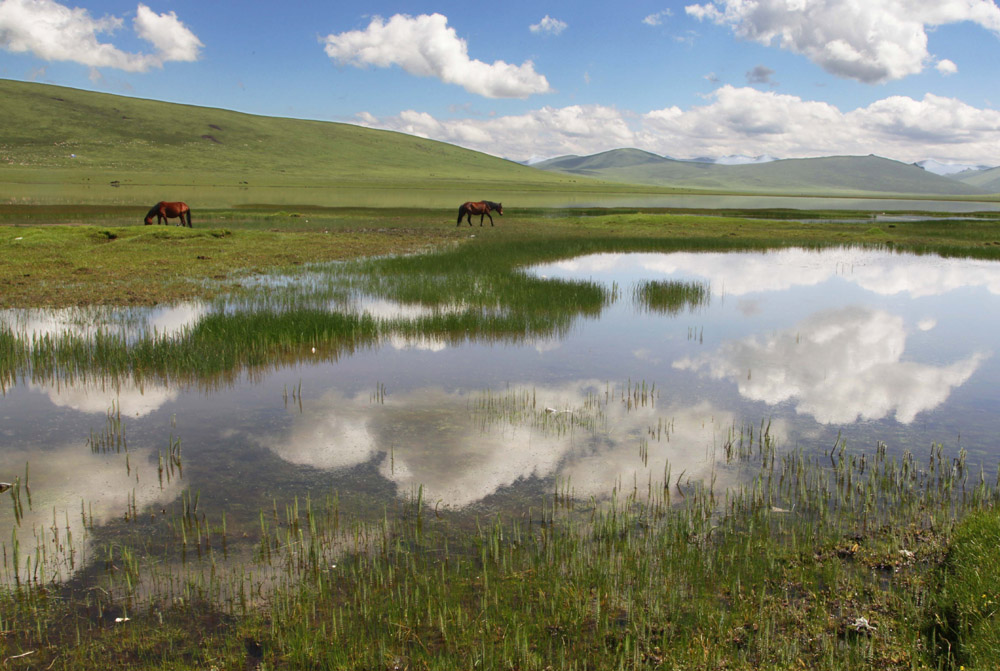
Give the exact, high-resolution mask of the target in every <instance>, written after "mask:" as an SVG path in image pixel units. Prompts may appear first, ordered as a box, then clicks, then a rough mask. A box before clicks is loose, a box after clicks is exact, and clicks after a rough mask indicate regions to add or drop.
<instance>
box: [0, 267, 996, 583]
mask: <svg viewBox="0 0 1000 671" xmlns="http://www.w3.org/2000/svg"><path fill="white" fill-rule="evenodd" d="M530 272H532V273H534V274H536V275H537V276H539V277H544V278H557V277H558V278H564V279H570V280H591V281H596V282H600V283H604V284H606V285H608V286H609V287H615V288H616V289H617V292H616V296H617V299H616V300H615V301H614V302H612V303H611V304H610V305H608V306H607V307H606V308H604V309H603V311H602V312H601V314H600V316H599V317H596V318H592V317H577V318H576V319H575V321H574V322H573V324H572V326H571V328H570V329H569V330H568V332H567V333H565V335H563V336H555V335H553V336H551V337H546V338H537V339H533V340H531V341H530V342H524V343H514V342H501V343H497V342H477V341H469V340H465V341H463V342H462V343H461V344H458V345H456V344H449V342H447V341H445V340H441V339H437V338H435V337H432V336H424V337H418V338H405V337H402V336H396V337H388V338H386V339H385V341H384V342H382V343H380V344H379V345H377V346H373V347H370V348H365V349H361V350H360V351H358V352H356V353H354V354H351V355H338V356H336V357H332V356H329V353H327V352H324V351H322V349H321V350H320V351H313V352H309V353H308V354H307V355H306V356H305V357H303V358H300V359H298V360H296V361H295V362H294V363H280V362H276V363H275V365H274V366H273V367H271V368H269V369H267V370H257V371H255V372H253V373H244V374H240V375H238V376H237V377H236V379H233V380H228V379H227V380H225V381H221V382H220V381H203V382H201V383H192V382H190V381H187V382H177V383H172V382H166V381H160V382H144V383H142V384H141V385H140V384H138V383H128V382H125V383H118V384H111V383H102V382H100V381H95V380H92V379H91V380H88V381H86V382H67V381H65V380H63V381H54V380H48V381H28V380H24V381H20V380H19V381H17V382H16V383H15V384H14V385H13V386H10V387H8V388H7V389H6V390H5V393H4V394H3V396H2V397H0V480H5V481H12V480H13V479H14V478H15V477H20V478H21V479H22V480H23V479H24V477H25V470H26V464H28V465H30V466H29V468H30V476H29V480H30V487H31V491H32V505H31V509H30V510H29V511H28V512H27V513H26V520H25V522H23V523H22V529H34V530H35V531H34V537H35V539H34V540H31V535H32V534H31V533H29V532H28V531H24V532H22V534H21V535H22V538H21V553H22V555H23V554H24V553H26V552H27V553H30V552H32V551H33V548H34V547H40V546H43V545H45V543H46V542H48V543H49V545H51V544H52V539H51V536H52V534H53V533H55V532H54V531H53V529H62V532H61V533H62V535H63V537H65V532H66V531H67V530H68V531H70V532H72V533H73V536H74V538H75V539H77V540H76V541H74V542H76V543H78V544H79V545H80V547H79V548H78V552H79V557H84V556H85V555H86V554H87V552H88V547H87V546H86V544H85V543H84V542H83V541H80V540H79V539H81V538H84V536H85V535H86V534H85V530H84V526H85V525H84V520H85V519H88V518H89V519H91V520H92V521H93V522H94V524H95V527H96V528H97V529H98V530H99V529H100V527H101V525H102V524H108V523H111V522H113V521H115V520H120V519H122V517H123V516H125V515H128V514H129V512H130V511H135V512H136V513H138V514H140V515H143V516H146V515H152V516H153V517H154V518H155V516H156V514H157V513H158V511H163V510H165V509H166V508H167V507H169V506H170V505H171V504H175V503H176V502H177V501H178V499H179V497H181V496H182V493H183V492H187V494H188V495H189V496H193V495H195V494H196V495H197V496H198V497H199V498H200V501H201V505H202V509H203V510H205V511H209V514H212V515H216V516H218V515H219V514H221V512H225V513H226V515H227V517H228V518H229V520H230V525H231V526H232V527H234V528H239V527H240V525H241V524H244V525H246V526H248V527H252V525H253V524H254V523H255V521H256V518H257V514H258V512H259V510H260V509H262V508H269V507H270V506H271V505H272V504H273V505H277V504H274V502H275V501H286V500H289V499H291V498H292V497H295V496H305V495H306V494H309V495H310V496H312V497H313V498H320V497H322V496H324V495H326V494H327V493H329V492H331V491H336V492H337V493H338V495H339V497H340V500H341V501H342V502H343V505H344V508H345V510H347V511H351V510H353V511H357V512H358V513H359V514H364V513H366V512H371V511H378V510H379V509H381V507H382V506H384V505H392V502H393V501H395V500H399V499H400V498H405V497H409V496H414V495H416V493H417V492H418V491H420V495H421V496H422V497H423V500H424V501H426V502H428V504H430V505H432V506H434V507H438V508H448V509H453V510H467V511H471V512H473V513H476V514H481V513H483V512H485V511H491V512H492V511H501V510H503V511H507V512H515V511H517V510H519V509H523V508H524V507H526V506H529V505H535V506H537V505H538V504H539V502H540V501H541V500H543V498H544V497H546V496H550V495H551V493H552V492H553V490H554V489H556V488H560V489H561V490H564V491H571V492H572V494H573V495H574V496H576V497H578V498H581V499H589V498H590V497H594V498H597V499H601V498H603V497H606V496H608V495H609V494H610V492H611V491H612V489H613V488H615V487H619V488H621V489H627V490H629V491H631V490H632V489H633V488H634V489H637V490H641V489H644V488H646V487H649V486H652V484H654V483H662V482H663V481H664V479H665V478H669V479H670V480H671V482H673V481H674V480H677V479H678V478H680V477H683V482H696V481H704V482H706V483H708V482H714V485H715V486H716V487H719V488H721V487H725V486H726V485H727V484H730V483H732V482H733V481H734V479H735V478H737V477H738V474H737V473H735V472H732V471H730V470H729V469H728V468H727V467H726V465H725V460H724V445H725V443H726V442H727V440H729V439H731V437H732V436H734V435H736V436H738V435H739V434H740V432H741V431H743V430H746V427H748V426H753V427H755V429H756V428H759V427H761V425H762V424H763V425H768V424H769V426H770V429H769V430H770V433H771V435H772V436H773V437H774V438H775V439H776V440H777V441H778V446H779V448H780V449H793V448H802V449H804V450H806V451H810V452H823V451H827V450H829V449H830V448H831V447H832V446H833V445H834V444H835V442H836V441H837V437H838V435H840V436H842V437H844V438H846V440H847V444H848V447H849V449H852V450H856V451H858V452H862V451H871V450H873V449H874V446H875V444H876V442H877V441H885V443H886V444H887V445H888V449H890V450H893V451H896V452H898V453H901V452H902V451H904V450H909V451H911V452H913V453H915V454H916V455H917V456H918V457H921V455H925V454H926V453H929V451H930V450H931V448H932V446H933V445H934V444H943V445H944V446H945V447H946V449H947V450H948V451H951V452H957V451H958V449H959V448H963V449H965V450H967V451H968V453H969V455H970V456H969V461H970V462H971V463H973V464H982V465H984V466H985V468H986V469H987V470H988V471H990V472H992V471H993V470H994V467H995V464H996V462H997V459H998V458H1000V445H998V444H997V442H996V440H995V436H996V435H998V429H1000V413H998V412H997V410H998V409H1000V394H998V392H997V387H996V384H995V380H997V379H998V373H1000V371H998V365H997V360H996V357H995V356H994V353H995V352H996V351H997V350H998V337H1000V336H998V333H1000V328H998V326H1000V324H998V323H997V322H998V321H1000V309H998V308H1000V298H998V295H1000V264H996V263H990V262H984V261H975V260H964V259H943V258H939V257H936V256H930V255H928V256H912V255H901V254H893V253H884V252H872V251H861V250H852V249H841V250H828V251H820V252H816V251H805V250H796V249H791V250H784V251H777V252H768V253H726V254H723V253H674V254H601V255H594V256H588V257H584V258H577V259H571V260H566V261H563V262H559V263H554V264H550V265H546V266H544V267H536V268H533V269H531V270H530ZM648 280H657V281H664V280H668V281H683V282H695V283H699V284H702V285H707V286H708V287H709V288H710V293H709V295H708V297H707V299H706V300H704V301H701V302H699V303H697V304H695V305H692V306H689V307H687V308H685V309H682V310H679V311H657V310H652V309H649V308H648V307H646V306H644V305H641V304H639V303H637V302H636V299H635V298H634V296H633V291H632V287H634V286H636V285H638V284H639V283H641V282H645V281H648ZM355 309H358V310H367V311H369V312H372V313H376V314H380V315H385V314H390V313H392V314H397V315H402V316H407V315H409V316H411V317H413V316H418V315H420V314H422V313H423V312H424V311H425V309H424V308H420V307H414V306H395V305H393V304H390V303H387V302H386V301H376V300H361V301H359V302H358V303H357V305H356V308H355ZM210 310H211V308H210V307H209V306H207V305H195V304H183V305H177V306H173V307H169V308H160V309H157V310H153V311H150V312H148V313H146V312H143V311H130V312H129V313H128V314H127V319H125V320H124V322H123V323H124V324H125V327H124V328H126V329H128V331H129V332H130V333H139V332H143V331H146V332H152V331H153V330H154V329H155V332H156V333H158V334H161V335H162V337H168V338H169V337H174V336H175V335H176V334H179V333H183V332H184V331H185V329H187V328H190V327H191V326H193V325H194V324H196V323H197V322H198V320H200V319H202V318H203V317H204V316H205V315H206V314H208V313H209V312H210ZM0 320H2V321H0V326H3V325H5V326H6V327H7V328H10V329H11V330H12V331H14V332H15V333H16V334H20V335H21V336H22V337H27V338H30V337H31V336H32V334H33V335H34V336H35V337H39V336H41V335H42V334H45V333H49V334H53V335H58V334H65V333H67V332H73V331H74V330H75V331H77V332H80V333H82V334H83V335H85V336H88V337H89V336H91V335H92V334H93V332H94V331H93V329H94V323H95V322H100V321H101V320H108V322H109V323H121V322H120V320H119V321H116V317H115V316H114V315H110V314H107V313H104V312H97V311H92V312H89V313H88V312H83V313H81V312H80V311H60V312H39V311H32V312H14V311H8V312H5V313H2V314H0ZM109 413H110V415H111V419H109ZM119 415H120V420H119V419H118V418H119ZM116 422H119V426H123V427H124V429H123V431H124V434H125V438H126V440H127V444H128V451H127V453H125V452H118V451H110V452H108V451H101V450H97V451H95V444H96V443H97V442H99V441H98V439H97V438H96V437H95V436H99V435H101V434H102V433H103V432H106V431H107V430H108V427H109V425H112V424H115V423H116ZM175 441H180V444H181V446H182V448H181V449H182V454H183V461H182V463H183V471H182V473H181V472H177V473H174V474H173V475H172V477H170V478H169V480H168V479H166V478H165V477H163V474H162V472H161V471H159V469H158V464H159V463H162V462H161V461H160V460H161V459H162V458H163V455H164V454H165V453H166V452H167V451H168V449H169V447H170V446H171V445H173V444H175ZM918 461H919V459H918ZM9 508H10V507H9V506H4V507H3V509H2V510H0V520H2V521H3V523H4V524H8V525H10V524H12V522H13V518H12V516H13V511H12V510H10V509H9ZM81 511H83V514H81ZM8 518H10V519H8ZM46 538H48V541H46V540H45V539H46ZM5 547H6V545H5ZM77 565H79V564H77ZM59 568H60V570H61V571H62V572H63V573H64V574H69V573H72V570H71V569H70V568H69V567H68V566H66V565H63V566H61V567H59Z"/></svg>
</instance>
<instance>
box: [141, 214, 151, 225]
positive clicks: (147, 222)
mask: <svg viewBox="0 0 1000 671" xmlns="http://www.w3.org/2000/svg"><path fill="white" fill-rule="evenodd" d="M142 223H144V224H146V225H147V226H151V225H152V224H153V215H151V214H147V215H146V217H145V218H144V219H143V220H142Z"/></svg>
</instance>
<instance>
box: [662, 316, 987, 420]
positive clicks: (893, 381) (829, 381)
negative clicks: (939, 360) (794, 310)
mask: <svg viewBox="0 0 1000 671" xmlns="http://www.w3.org/2000/svg"><path fill="white" fill-rule="evenodd" d="M905 350H906V329H905V327H904V324H903V319H902V318H901V317H898V316H895V315H891V314H889V313H888V312H885V311H882V310H873V309H871V308H866V307H847V308H839V309H834V310H827V311H823V312H820V313H817V314H815V315H812V316H811V317H809V318H807V319H805V320H803V321H802V322H800V323H799V324H796V325H795V327H793V328H791V329H788V330H786V331H781V332H778V333H774V334H771V335H768V336H767V337H765V338H762V339H760V338H756V337H751V338H747V339H744V340H739V341H731V342H728V343H726V344H724V345H722V346H721V347H720V348H719V349H718V350H717V351H716V352H714V353H711V354H707V355H703V356H698V357H693V358H684V359H680V360H678V361H676V362H675V363H674V366H675V367H676V368H679V369H688V370H696V371H704V372H706V373H707V374H708V375H710V376H711V377H713V378H717V379H728V380H733V381H734V382H736V384H737V387H738V389H739V392H740V394H741V395H742V396H744V397H745V398H749V399H751V400H754V401H763V402H764V403H767V404H768V405H776V404H778V403H782V402H786V401H789V402H792V403H794V404H795V409H796V412H799V413H802V414H807V415H811V416H812V417H813V418H815V419H816V421H817V422H820V423H822V424H844V423H849V422H854V421H857V420H858V419H865V420H876V419H883V418H885V417H888V416H890V415H895V418H896V420H897V421H898V422H900V423H901V424H909V423H911V422H912V421H913V420H914V419H915V418H916V416H917V414H919V413H921V412H924V411H927V410H932V409H934V408H936V407H937V406H939V405H940V404H941V403H943V402H944V401H945V400H947V398H948V396H949V395H950V394H951V391H952V389H954V388H956V387H958V386H961V385H962V384H964V383H965V381H966V380H968V379H969V377H970V376H971V375H972V374H973V373H974V372H975V371H976V370H977V369H978V368H979V365H980V364H981V363H982V361H983V360H984V359H985V355H983V354H973V355H972V356H970V357H968V358H966V359H963V360H961V361H958V362H956V363H954V364H951V365H948V366H934V365H929V364H921V363H917V362H913V361H904V360H903V353H904V352H905Z"/></svg>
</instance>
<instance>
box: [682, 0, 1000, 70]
mask: <svg viewBox="0 0 1000 671" xmlns="http://www.w3.org/2000/svg"><path fill="white" fill-rule="evenodd" d="M685 10H686V12H687V13H688V14H689V15H690V16H693V17H695V18H697V19H699V20H705V21H712V22H714V23H716V24H718V25H721V26H728V27H730V28H731V29H732V31H733V32H734V33H735V34H736V35H737V36H739V37H741V38H744V39H747V40H752V41H754V42H758V43H760V44H765V45H770V44H774V43H777V44H778V46H780V47H781V48H782V49H787V50H789V51H793V52H795V53H799V54H802V55H804V56H806V57H807V58H809V59H810V60H811V61H813V62H814V63H816V64H817V65H819V66H820V67H822V68H823V69H824V70H826V71H827V72H830V73H831V74H834V75H837V76H839V77H845V78H849V79H856V80H858V81H862V82H866V83H870V84H876V83H882V82H887V81H890V80H894V79H901V78H903V77H906V76H908V75H912V74H916V73H918V72H921V71H922V70H923V69H924V67H925V66H926V65H927V63H928V62H929V60H930V54H929V53H928V51H927V32H928V29H933V28H934V27H935V26H940V25H944V24H949V23H957V22H961V21H971V22H974V23H977V24H979V25H981V26H983V27H984V28H987V29H989V30H992V31H994V32H997V33H1000V8H998V7H997V6H996V5H995V4H994V3H993V2H992V0H907V1H906V2H903V1H901V0H868V1H867V2H844V1H843V0H810V1H809V2H801V1H799V2H791V1H789V0H757V1H756V2H746V1H745V0H712V1H711V2H707V3H705V4H700V5H689V6H687V7H686V8H685ZM949 62H950V61H949ZM939 67H940V66H939ZM945 67H947V66H945Z"/></svg>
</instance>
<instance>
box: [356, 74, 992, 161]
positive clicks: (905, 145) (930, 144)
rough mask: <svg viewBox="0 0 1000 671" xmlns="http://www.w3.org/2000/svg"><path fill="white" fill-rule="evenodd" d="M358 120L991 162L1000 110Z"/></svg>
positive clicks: (811, 107)
mask: <svg viewBox="0 0 1000 671" xmlns="http://www.w3.org/2000/svg"><path fill="white" fill-rule="evenodd" d="M359 119H360V121H361V123H362V124H363V125H368V126H373V127H378V128H386V129H389V130H397V131H401V132H404V133H410V134H413V135H419V136H421V137H427V138H431V139H435V140H442V141H445V142H450V143H453V144H457V145H460V146H463V147H468V148H470V149H475V150H478V151H483V152H486V153H490V154H497V155H500V156H505V157H509V158H515V159H522V158H528V157H530V156H549V157H551V156H560V155H565V154H593V153H596V152H600V151H606V150H608V149H615V148H618V147H636V148H639V149H644V150H646V151H650V152H653V153H657V154H662V155H669V156H674V157H678V158H684V157H696V156H729V155H749V156H758V155H768V156H776V157H780V158H801V157H809V156H826V155H862V156H863V155H868V154H873V153H874V154H878V155H880V156H885V157H888V158H893V159H896V160H899V161H905V162H914V161H919V160H923V159H926V158H928V157H933V158H936V159H938V160H941V161H947V162H952V163H970V164H984V165H995V163H996V157H997V156H998V155H1000V111H998V110H993V109H984V108H977V107H973V106H971V105H968V104H966V103H964V102H962V101H961V100H958V99H956V98H946V97H943V96H937V95H934V94H930V93H928V94H926V95H925V96H924V97H923V98H922V99H913V98H910V97H907V96H892V97H889V98H884V99H882V100H877V101H875V102H873V103H871V104H870V105H868V106H867V107H861V108H857V109H854V110H850V111H847V112H842V111H841V110H840V109H838V108H837V107H835V106H834V105H831V104H829V103H826V102H822V101H815V100H804V99H802V98H800V97H798V96H795V95H788V94H778V93H776V92H774V91H760V90H757V89H755V88H752V87H734V86H729V85H726V86H722V87H719V88H718V89H716V90H715V91H714V92H713V93H712V94H711V95H710V96H708V98H707V99H706V102H705V104H703V105H695V106H692V107H689V108H687V109H682V108H681V107H678V106H673V107H667V108H664V109H658V110H652V111H649V112H646V113H635V112H630V111H628V110H620V109H618V108H615V107H609V106H604V105H571V106H568V107H563V108H555V107H543V108H541V109H537V110H533V111H529V112H526V113H524V114H521V115H515V116H496V117H491V118H488V119H451V120H447V121H439V120H437V119H435V118H434V117H432V116H431V115H429V114H426V113H421V112H416V111H412V110H410V111H405V112H403V113H401V114H399V115H398V116H394V117H384V118H378V119H376V118H375V117H373V116H371V115H362V116H360V117H359Z"/></svg>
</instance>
